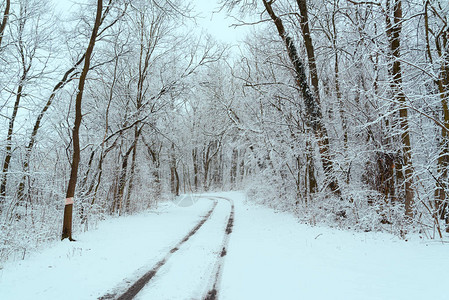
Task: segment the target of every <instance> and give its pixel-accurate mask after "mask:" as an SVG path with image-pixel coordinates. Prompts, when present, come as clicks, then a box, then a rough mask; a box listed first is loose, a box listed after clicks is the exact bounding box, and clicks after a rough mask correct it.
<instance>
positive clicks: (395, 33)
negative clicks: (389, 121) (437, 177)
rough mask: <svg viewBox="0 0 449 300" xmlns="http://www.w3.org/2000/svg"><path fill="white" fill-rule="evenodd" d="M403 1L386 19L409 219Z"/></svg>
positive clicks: (410, 173) (410, 198)
mask: <svg viewBox="0 0 449 300" xmlns="http://www.w3.org/2000/svg"><path fill="white" fill-rule="evenodd" d="M401 4H402V3H401V0H394V4H393V18H392V19H390V16H387V17H386V22H387V36H388V38H389V42H390V51H391V54H392V60H393V61H392V64H391V74H392V76H393V81H392V90H393V93H394V98H395V100H396V101H397V102H398V103H399V105H400V107H399V117H400V120H399V126H400V128H401V131H402V132H401V140H402V156H403V166H402V167H403V169H404V177H405V178H404V181H405V182H404V187H405V215H406V216H407V217H408V218H411V217H412V216H413V204H414V203H413V201H414V199H413V198H414V191H413V187H412V186H413V166H412V157H411V143H410V130H409V126H408V110H407V103H406V97H405V94H404V92H403V90H402V70H401V62H400V58H401V55H400V34H401V30H402V25H401V24H402V21H403V20H402V7H401ZM387 7H388V9H389V10H388V11H391V9H390V3H389V1H387Z"/></svg>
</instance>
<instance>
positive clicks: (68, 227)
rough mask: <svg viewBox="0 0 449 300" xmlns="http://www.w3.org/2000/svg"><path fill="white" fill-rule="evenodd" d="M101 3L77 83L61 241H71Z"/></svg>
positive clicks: (98, 2) (98, 1)
mask: <svg viewBox="0 0 449 300" xmlns="http://www.w3.org/2000/svg"><path fill="white" fill-rule="evenodd" d="M102 11H103V1H102V0H97V13H96V17H95V24H94V27H93V29H92V35H91V37H90V40H89V45H88V46H87V49H86V57H85V60H84V66H83V71H82V72H81V76H80V79H79V83H78V92H77V94H76V100H75V123H74V126H73V133H72V142H73V156H72V166H71V171H70V179H69V183H68V186H67V193H66V205H65V207H64V220H63V225H62V236H61V239H62V240H63V239H65V238H68V239H69V240H71V241H73V238H72V211H73V197H74V196H75V188H76V181H77V178H78V166H79V162H80V144H79V129H80V125H81V119H82V113H81V102H82V100H83V92H84V85H85V83H86V78H87V73H88V71H89V66H90V60H91V57H92V52H93V50H94V46H95V42H96V39H97V33H98V29H99V27H100V24H101V21H102V18H101V16H102Z"/></svg>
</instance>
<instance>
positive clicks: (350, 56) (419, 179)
mask: <svg viewBox="0 0 449 300" xmlns="http://www.w3.org/2000/svg"><path fill="white" fill-rule="evenodd" d="M194 4H195V3H194V1H193V2H189V1H187V0H137V1H136V0H134V1H130V0H104V1H102V0H89V1H85V2H80V3H77V2H74V3H73V4H72V5H74V6H75V7H76V9H74V10H73V12H72V13H70V14H58V13H57V11H56V10H55V8H54V4H53V2H51V1H41V0H39V1H38V0H2V1H1V3H0V12H1V15H0V164H1V170H0V172H1V173H0V261H1V260H3V261H5V260H9V259H20V258H22V257H24V256H25V255H26V253H27V251H29V250H31V249H35V248H37V247H39V246H40V245H42V244H43V243H45V242H48V241H53V240H58V239H61V237H62V238H63V239H64V238H68V239H72V232H73V238H74V239H76V235H77V234H78V233H80V232H83V231H87V230H89V229H91V228H92V227H95V226H96V224H97V223H98V222H99V221H100V220H103V219H105V218H106V217H108V216H123V215H130V214H133V213H137V212H140V211H143V210H146V209H148V208H151V207H154V206H157V204H158V203H159V202H161V201H165V200H169V199H171V198H173V197H176V196H177V195H179V194H183V193H198V192H206V191H223V190H224V191H227V190H244V191H246V193H247V195H248V198H249V199H250V200H253V201H255V202H258V203H261V204H264V205H267V206H270V207H273V208H276V209H279V210H283V211H289V212H291V213H293V214H294V215H295V216H296V217H297V218H298V219H299V220H300V221H301V222H304V223H307V224H311V225H316V224H325V225H328V226H331V227H337V228H341V229H345V230H346V229H352V230H358V231H361V232H369V231H383V232H387V233H390V234H393V235H396V236H399V237H401V238H405V237H406V235H407V234H409V233H420V234H422V235H423V236H425V237H426V238H427V239H441V238H443V236H445V234H446V233H445V232H446V231H448V230H449V207H448V198H449V197H448V195H449V194H448V193H449V178H448V177H449V173H448V172H449V104H448V99H449V18H448V16H449V2H448V1H446V0H372V1H365V0H362V1H359V0H296V1H295V0H228V1H224V0H223V1H222V2H221V3H220V4H219V6H218V8H217V9H221V11H225V12H226V13H227V14H228V15H229V16H230V17H232V18H233V19H234V23H235V26H236V27H246V28H247V29H248V34H247V36H242V37H241V43H240V44H239V45H238V46H235V45H233V46H231V45H228V44H226V43H224V42H221V41H218V40H216V39H215V38H214V37H213V36H210V35H207V34H204V33H200V32H197V31H194V30H192V29H191V28H192V26H195V22H196V18H197V15H196V12H195V11H194V10H193V7H194Z"/></svg>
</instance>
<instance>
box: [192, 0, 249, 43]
mask: <svg viewBox="0 0 449 300" xmlns="http://www.w3.org/2000/svg"><path fill="white" fill-rule="evenodd" d="M217 2H218V1H217V0H195V1H193V3H194V5H195V6H196V7H195V8H196V10H197V11H198V13H200V14H201V16H202V18H199V19H198V23H199V25H200V26H202V27H203V29H204V30H205V31H207V32H208V33H210V34H211V35H212V36H214V37H215V38H216V39H217V40H219V41H222V42H227V43H231V44H237V43H238V42H239V41H241V40H243V39H244V37H245V34H246V33H247V32H248V28H247V27H230V26H231V25H232V24H234V23H235V20H234V19H233V18H231V17H228V16H227V15H226V11H225V10H222V11H220V12H219V5H218V3H217Z"/></svg>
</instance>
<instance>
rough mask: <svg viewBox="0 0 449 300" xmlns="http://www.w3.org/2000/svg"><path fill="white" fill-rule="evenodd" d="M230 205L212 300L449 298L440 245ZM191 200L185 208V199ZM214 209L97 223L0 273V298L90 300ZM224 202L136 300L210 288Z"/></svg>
mask: <svg viewBox="0 0 449 300" xmlns="http://www.w3.org/2000/svg"><path fill="white" fill-rule="evenodd" d="M216 195H219V196H222V197H227V198H228V199H232V200H234V204H235V219H234V227H233V230H232V233H231V235H230V240H229V245H228V249H227V254H226V256H225V257H224V260H223V261H224V265H223V267H222V276H221V282H220V283H219V291H218V298H219V299H232V300H234V299H357V300H358V299H407V300H410V299H433V300H435V299H449V291H448V290H447V288H446V287H445V284H446V283H447V279H449V275H447V270H449V246H448V245H443V244H441V243H437V242H434V241H420V240H419V239H416V240H411V241H408V242H405V241H402V240H399V239H398V238H396V237H393V236H390V235H387V234H378V233H355V232H349V231H340V230H335V229H330V228H326V227H310V226H307V225H303V224H299V223H298V221H297V220H296V219H295V217H294V216H292V215H289V214H287V213H279V212H275V211H273V210H271V209H269V208H265V207H260V206H256V205H253V204H250V203H246V201H245V196H244V195H243V194H242V193H237V192H230V193H220V194H215V196H216ZM192 203H193V202H192ZM212 206H213V201H212V200H210V199H207V197H205V196H204V197H203V198H201V199H200V200H199V201H197V202H196V203H194V204H193V205H192V206H187V205H181V206H177V205H175V204H173V203H166V204H163V205H160V206H159V208H158V209H156V210H153V211H149V212H146V213H143V214H140V215H137V216H130V217H123V218H117V219H111V220H107V221H104V222H103V223H102V224H101V225H100V227H99V228H98V229H97V230H94V231H90V232H87V233H84V234H81V235H79V236H77V237H76V238H77V242H74V243H70V242H66V241H64V242H60V243H55V244H54V245H53V246H52V247H50V248H48V249H45V250H43V251H41V252H40V253H34V254H33V255H30V256H29V258H27V259H26V260H24V261H20V262H12V263H7V264H6V265H4V266H3V269H2V270H0V299H97V298H98V297H101V296H103V295H105V294H106V293H108V292H110V291H111V290H113V289H114V288H116V287H118V286H121V285H122V286H123V285H124V284H126V280H128V281H132V280H133V279H134V280H135V279H137V278H139V276H141V275H142V274H143V273H145V272H147V271H148V270H150V269H151V268H152V266H153V265H154V264H156V263H157V262H158V261H160V260H161V259H162V258H164V257H165V256H166V255H167V252H169V251H170V249H172V248H173V247H174V246H175V245H176V244H177V243H178V242H179V241H180V240H181V239H183V238H184V236H185V235H186V234H187V233H188V232H189V231H190V230H191V229H192V228H193V227H194V226H195V225H196V224H197V223H198V221H199V220H201V218H202V216H204V215H205V214H206V213H207V212H208V211H209V210H210V209H211V208H212ZM229 213H230V203H229V202H228V201H226V200H225V199H218V204H217V206H216V208H215V210H214V212H213V213H212V215H211V216H210V218H209V220H208V221H206V222H205V223H204V225H203V226H202V227H201V228H200V229H199V230H198V231H197V232H196V234H194V235H193V236H192V237H191V238H190V239H189V240H188V241H186V242H185V243H183V244H182V245H181V246H180V247H179V250H178V251H176V252H175V253H173V254H172V255H170V257H169V259H168V260H167V262H166V263H165V264H164V265H163V266H162V267H161V268H160V269H159V270H158V272H157V274H156V275H155V276H154V277H153V278H152V279H151V281H150V282H149V283H148V284H147V286H146V287H145V288H144V289H143V290H142V291H141V292H140V293H139V294H138V295H137V297H136V298H137V299H197V298H199V297H202V295H204V293H205V292H207V291H206V290H205V289H207V288H208V286H209V285H210V283H211V281H213V278H212V276H213V272H214V266H215V265H216V260H217V257H218V256H219V254H220V250H221V248H220V247H221V243H222V241H223V236H224V234H225V233H224V230H225V227H226V221H227V218H228V216H229Z"/></svg>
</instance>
